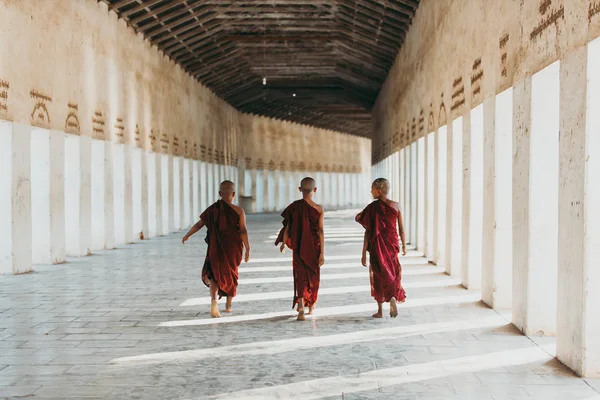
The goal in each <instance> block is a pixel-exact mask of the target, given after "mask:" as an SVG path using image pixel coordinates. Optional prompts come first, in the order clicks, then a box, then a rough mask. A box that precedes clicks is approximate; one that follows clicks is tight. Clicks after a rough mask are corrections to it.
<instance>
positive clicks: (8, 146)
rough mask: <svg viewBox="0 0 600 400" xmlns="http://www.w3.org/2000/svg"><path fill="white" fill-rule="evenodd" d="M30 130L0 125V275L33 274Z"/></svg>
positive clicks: (1, 123) (9, 123) (6, 124)
mask: <svg viewBox="0 0 600 400" xmlns="http://www.w3.org/2000/svg"><path fill="white" fill-rule="evenodd" d="M30 159H31V127H30V126H28V125H22V124H17V123H12V122H7V121H0V171H2V173H1V174H0V186H1V187H2V190H1V191H0V237H1V238H2V240H0V274H22V273H26V272H30V271H31V239H32V227H31V184H30V182H31V181H30V175H31V162H30V161H31V160H30Z"/></svg>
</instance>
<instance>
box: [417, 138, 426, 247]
mask: <svg viewBox="0 0 600 400" xmlns="http://www.w3.org/2000/svg"><path fill="white" fill-rule="evenodd" d="M424 142H425V138H420V139H419V140H418V141H416V142H415V152H416V153H417V168H416V182H417V190H416V196H417V197H416V202H415V204H416V206H417V207H416V209H417V223H416V226H417V244H418V246H419V250H420V251H422V252H423V253H424V254H425V239H426V237H427V234H426V232H425V218H424V217H425V202H426V200H425V193H426V192H425V163H424V161H425V145H424Z"/></svg>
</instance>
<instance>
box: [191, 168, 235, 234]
mask: <svg viewBox="0 0 600 400" xmlns="http://www.w3.org/2000/svg"><path fill="white" fill-rule="evenodd" d="M186 162H187V176H188V181H187V182H188V196H187V209H186V218H187V221H186V227H187V226H191V225H193V224H194V223H195V222H196V221H195V219H196V213H195V211H198V191H197V189H196V188H197V187H198V175H197V174H198V168H197V167H196V160H193V159H187V160H186ZM236 184H237V183H236Z"/></svg>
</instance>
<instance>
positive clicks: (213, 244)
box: [200, 200, 243, 297]
mask: <svg viewBox="0 0 600 400" xmlns="http://www.w3.org/2000/svg"><path fill="white" fill-rule="evenodd" d="M200 219H201V220H202V221H204V224H205V225H206V229H207V233H206V243H207V244H208V250H207V252H206V260H205V261H204V267H203V268H202V281H203V282H204V284H205V285H206V286H210V280H214V281H215V282H217V285H218V286H219V297H222V296H229V297H233V296H235V293H236V288H237V284H238V267H239V266H240V264H241V263H242V252H243V244H242V238H241V236H240V215H239V214H238V213H237V212H236V211H235V210H234V209H233V207H231V206H230V205H229V204H227V203H226V202H224V201H223V200H219V201H217V202H216V203H214V204H213V205H211V206H210V207H208V208H207V209H206V211H204V212H203V213H202V215H201V216H200Z"/></svg>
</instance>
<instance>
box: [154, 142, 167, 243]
mask: <svg viewBox="0 0 600 400" xmlns="http://www.w3.org/2000/svg"><path fill="white" fill-rule="evenodd" d="M152 154H153V155H154V167H155V169H154V174H155V178H154V186H155V190H154V195H155V196H156V200H155V201H154V204H155V208H156V209H155V218H156V236H163V235H164V234H165V229H164V227H163V225H164V224H163V220H164V217H163V209H164V207H163V202H162V200H163V189H162V187H163V167H162V166H163V157H162V154H161V153H152Z"/></svg>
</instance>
